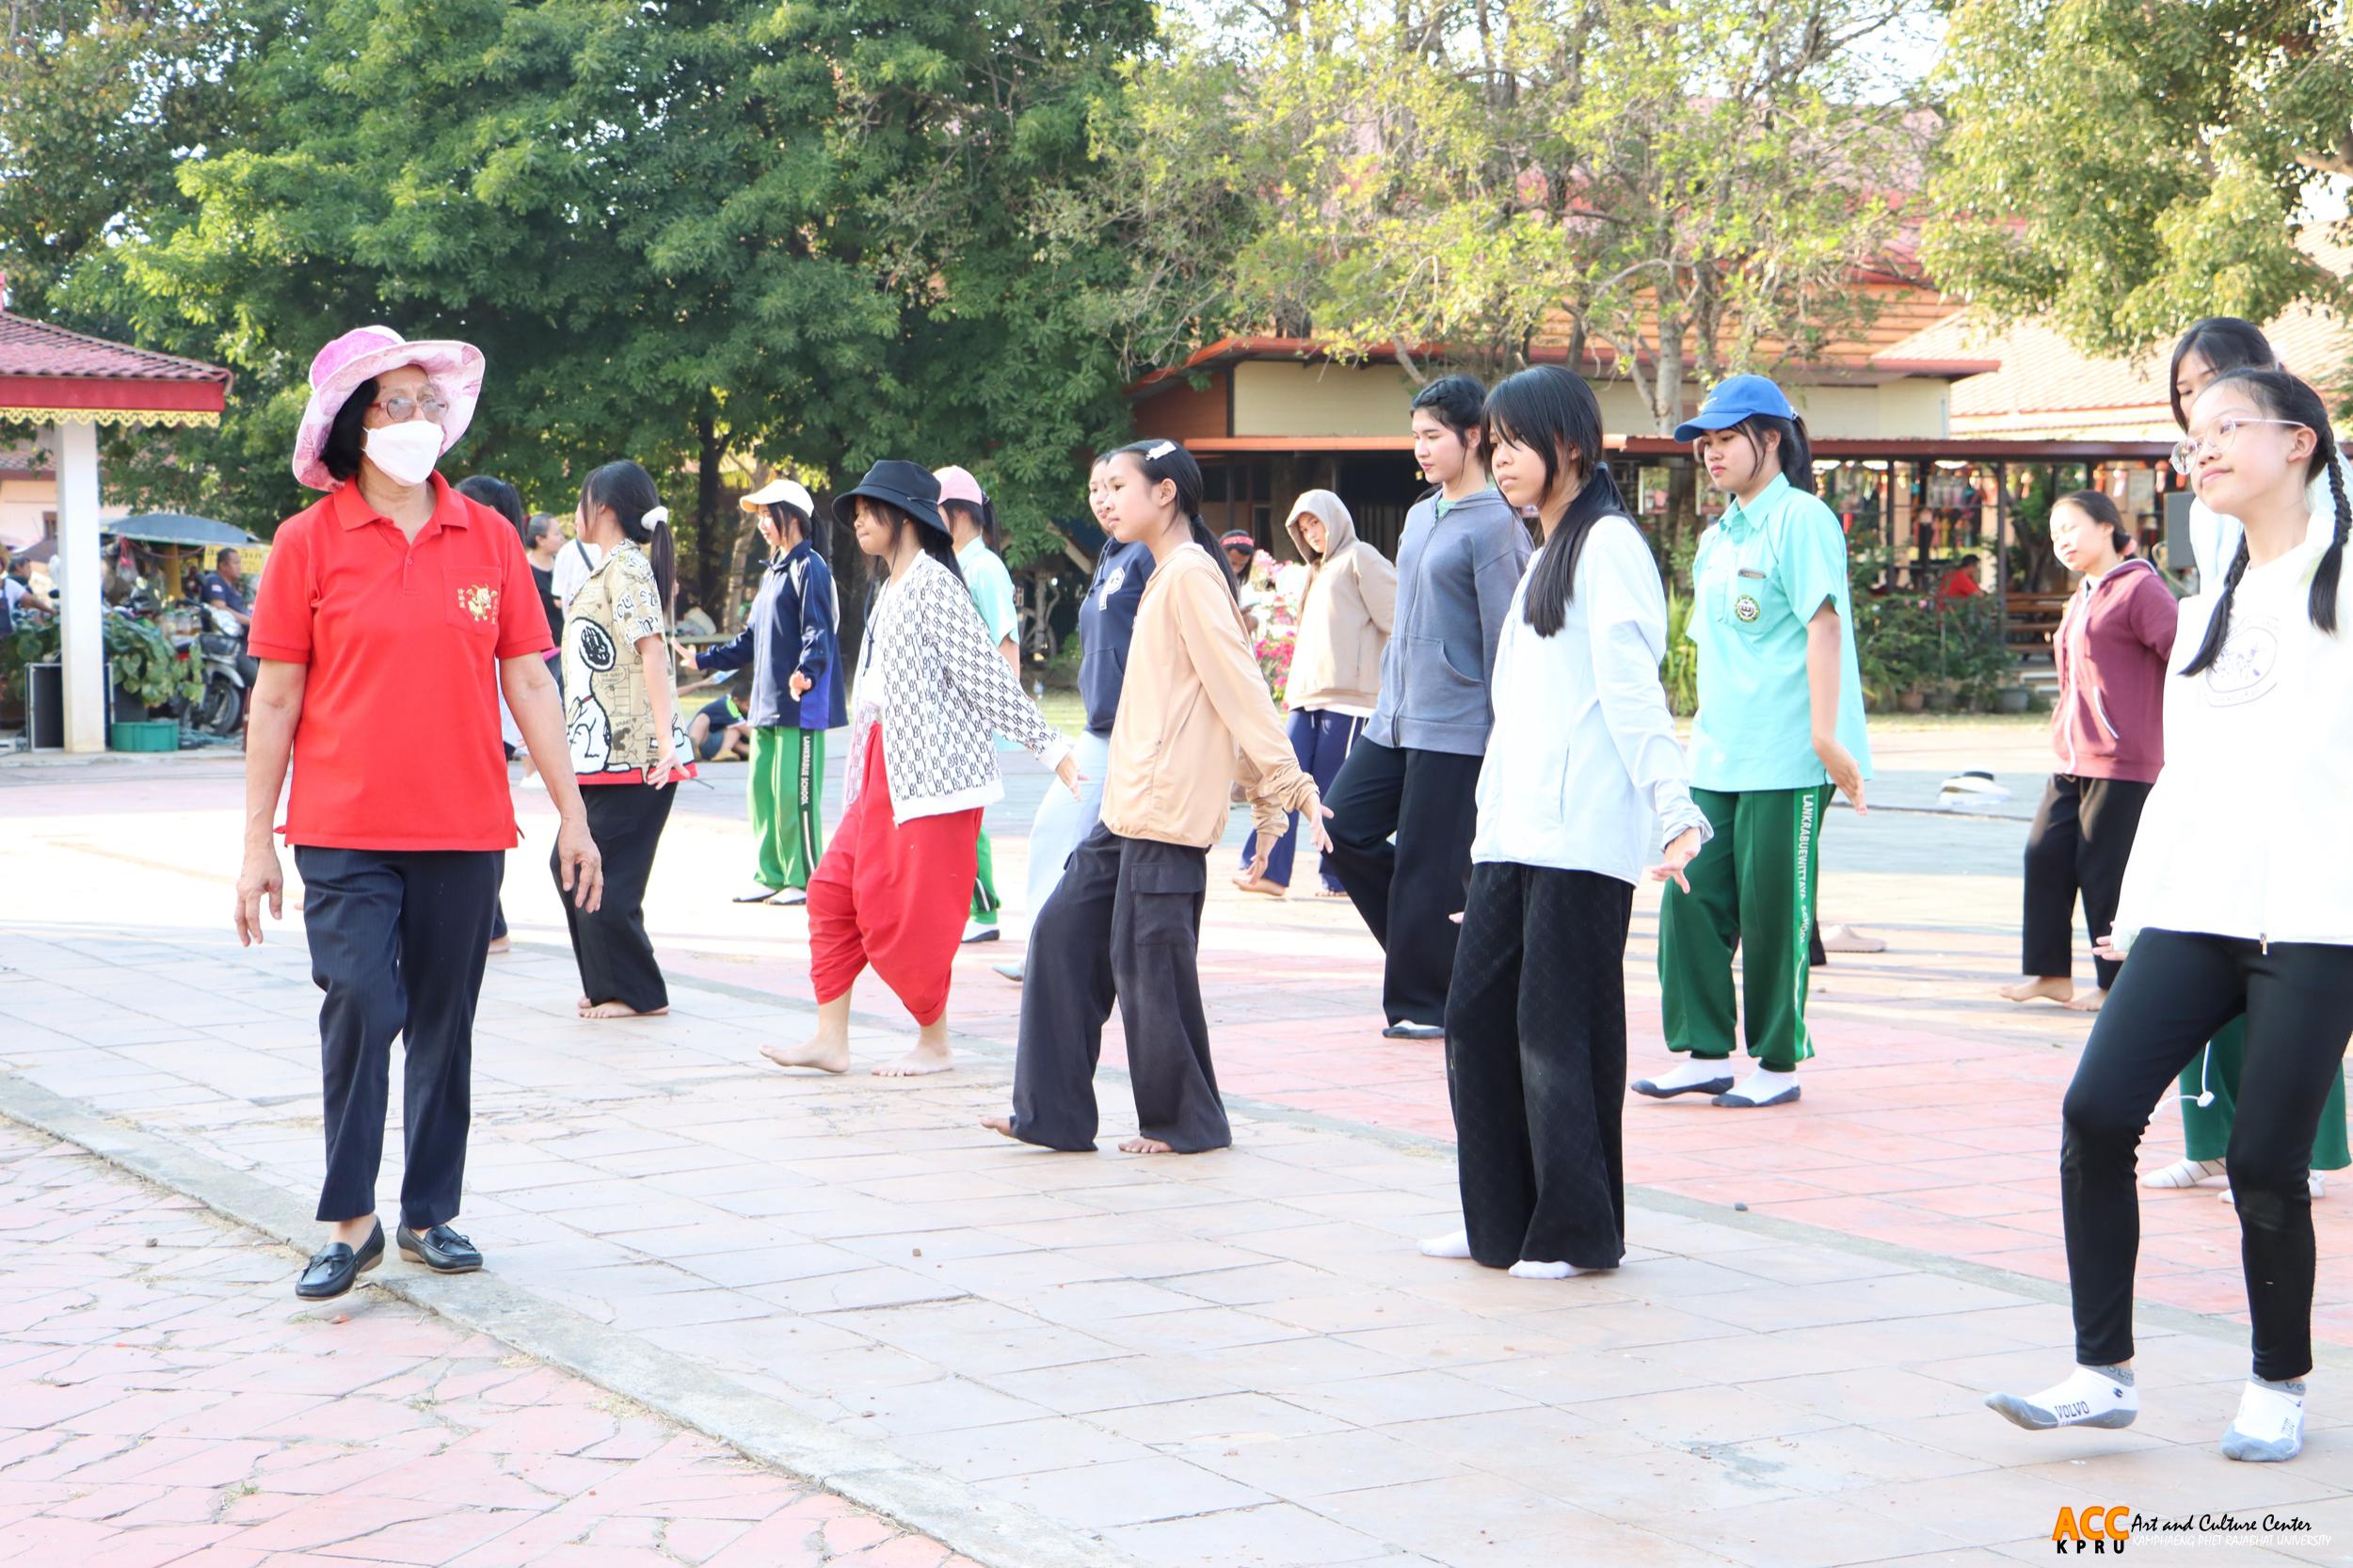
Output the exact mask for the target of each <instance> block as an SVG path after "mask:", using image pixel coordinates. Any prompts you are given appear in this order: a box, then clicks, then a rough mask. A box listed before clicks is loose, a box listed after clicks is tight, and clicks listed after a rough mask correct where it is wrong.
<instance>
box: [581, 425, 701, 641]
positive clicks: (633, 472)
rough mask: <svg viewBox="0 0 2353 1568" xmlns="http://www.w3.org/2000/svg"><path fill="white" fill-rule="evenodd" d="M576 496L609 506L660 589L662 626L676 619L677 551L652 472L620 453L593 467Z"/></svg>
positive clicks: (590, 502) (590, 503)
mask: <svg viewBox="0 0 2353 1568" xmlns="http://www.w3.org/2000/svg"><path fill="white" fill-rule="evenodd" d="M580 499H581V502H582V504H584V505H588V506H603V507H609V508H610V509H611V510H612V513H613V516H614V520H616V521H617V522H619V523H620V525H621V537H623V538H625V539H627V540H628V541H629V542H630V543H632V544H633V545H642V546H643V547H644V548H645V552H646V559H647V561H648V562H649V563H650V564H651V565H652V567H653V581H654V586H655V587H656V588H658V589H660V590H661V593H662V624H663V626H664V629H665V630H666V629H667V628H668V627H669V626H670V625H671V624H672V623H673V622H674V621H675V620H676V619H677V611H678V552H677V548H676V546H674V545H673V544H672V543H671V540H670V509H669V508H668V507H667V506H664V505H663V504H662V502H661V498H660V497H658V496H656V495H655V494H654V488H653V475H652V474H650V473H648V472H646V471H645V470H644V469H643V468H640V467H639V466H638V465H637V464H635V463H633V462H632V461H630V460H629V459H628V458H627V457H623V458H622V459H621V460H620V461H618V462H615V463H607V464H605V465H604V467H602V468H600V469H596V470H593V471H592V472H590V473H589V475H588V477H587V479H586V481H585V482H584V483H583V484H582V485H581V487H580Z"/></svg>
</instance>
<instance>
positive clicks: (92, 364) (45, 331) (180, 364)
mask: <svg viewBox="0 0 2353 1568" xmlns="http://www.w3.org/2000/svg"><path fill="white" fill-rule="evenodd" d="M0 376H85V377H94V378H97V379H101V380H108V381H226V380H228V379H229V372H227V371H225V370H223V369H221V368H220V367H219V366H217V365H208V364H205V363H203V362H201V361H200V360H183V359H181V358H179V357H178V356H176V355H171V354H157V353H154V352H152V350H149V349H145V348H134V347H132V346H131V345H130V344H120V343H109V342H108V341H107V340H106V339H104V338H93V337H91V336H89V335H88V333H85V332H69V331H67V330H66V329H65V328H62V327H52V326H50V325H49V324H48V323H47V322H45V321H27V320H26V319H25V318H24V317H23V316H18V315H10V314H8V312H5V311H0Z"/></svg>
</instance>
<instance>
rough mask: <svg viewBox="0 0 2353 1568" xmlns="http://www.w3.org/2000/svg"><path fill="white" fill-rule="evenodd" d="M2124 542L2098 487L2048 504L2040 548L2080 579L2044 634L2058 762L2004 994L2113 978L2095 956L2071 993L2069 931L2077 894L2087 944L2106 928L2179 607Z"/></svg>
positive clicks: (2079, 1007)
mask: <svg viewBox="0 0 2353 1568" xmlns="http://www.w3.org/2000/svg"><path fill="white" fill-rule="evenodd" d="M2131 543H2132V536H2131V535H2130V534H2128V533H2126V532H2125V531H2124V520H2123V518H2122V517H2121V515H2120V514H2119V513H2118V511H2117V509H2116V503H2115V502H2113V501H2110V500H2109V499H2108V498H2107V497H2106V496H2105V495H2103V494H2101V493H2100V492H2099V491H2098V490H2077V491H2076V492H2075V493H2074V494H2073V495H2063V496H2061V497H2059V498H2058V500H2057V501H2055V502H2053V503H2052V504H2051V550H2052V552H2053V553H2055V554H2056V555H2057V557H2058V562H2059V565H2060V566H2063V567H2065V568H2067V569H2068V570H2070V571H2073V572H2078V573H2080V574H2081V575H2082V579H2083V581H2082V584H2081V585H2080V586H2079V587H2078V588H2077V589H2076V590H2075V593H2074V596H2073V598H2072V599H2070V600H2068V602H2067V611H2066V613H2065V615H2063V616H2061V617H2060V618H2059V627H2058V632H2057V634H2056V635H2055V636H2053V637H2052V639H2051V656H2052V659H2053V662H2054V663H2055V664H2056V665H2057V672H2058V678H2059V696H2058V701H2057V704H2055V705H2054V706H2053V708H2052V710H2051V749H2052V750H2053V751H2054V752H2056V753H2057V756H2058V763H2059V766H2058V771H2057V772H2056V773H2054V774H2052V775H2051V781H2050V783H2049V784H2047V785H2046V786H2044V788H2043V792H2042V805H2041V808H2038V809H2037V810H2036V812H2035V814H2034V826H2033V827H2032V828H2030V829H2029V830H2028V831H2027V834H2026V881H2025V919H2024V920H2023V922H2022V924H2023V927H2024V946H2025V961H2024V965H2023V972H2024V978H2023V979H2021V980H2020V981H2019V982H2018V984H2015V985H2006V986H2004V987H2002V996H2003V997H2004V998H2005V999H2006V1000H2009V1001H2032V1000H2035V999H2036V998H2038V997H2048V998H2049V999H2050V1000H2053V1001H2056V1002H2058V1003H2060V1004H2061V1005H2063V1006H2066V1007H2070V1008H2073V1009H2074V1010H2075V1011H2076V1012H2079V1013H2091V1012H2097V1011H2098V1010H2099V1007H2100V1004H2101V1003H2102V1002H2103V1001H2105V1000H2106V999H2107V994H2108V987H2109V986H2110V985H2113V984H2115V983H2116V966H2115V965H2114V964H2113V963H2111V962H2109V961H2108V960H2106V959H2105V958H2103V959H2097V960H2095V961H2094V972H2095V973H2096V974H2097V975H2098V977H2099V989H2097V990H2095V991H2094V992H2092V993H2091V995H2090V996H2089V997H2079V996H2077V995H2076V994H2075V982H2074V978H2073V976H2074V969H2075V956H2074V945H2073V941H2072V940H2071V939H2070V937H2069V935H2068V931H2069V928H2070V927H2071V926H2072V925H2073V923H2074V917H2075V900H2076V895H2077V894H2078V893H2080V894H2081V895H2082V898H2083V906H2084V926H2085V928H2086V930H2087V931H2089V933H2090V936H2091V939H2092V941H2093V942H2095V943H2096V942H2098V941H2099V940H2100V938H2101V937H2103V936H2106V935H2107V934H2108V927H2109V925H2110V923H2111V922H2113V921H2114V920H2115V919H2116V898H2117V894H2118V892H2119V891H2120V890H2121V888H2122V887H2123V883H2124V863H2125V862H2126V861H2127V860H2128V859H2130V858H2131V857H2132V853H2133V832H2134V829H2135V827H2136V825H2137V824H2138V823H2139V821H2140V808H2141V806H2142V804H2143V803H2144V802H2146V801H2147V800H2148V798H2149V790H2150V787H2151V786H2152V785H2153V784H2154V783H2155V782H2156V778H2157V772H2158V770H2159V769H2161V768H2163V767H2164V766H2165V712H2164V696H2165V662H2166V660H2167V659H2168V658H2169V657H2170V656H2171V655H2172V652H2173V627H2174V621H2175V618H2176V616H2177V615H2178V611H2177V609H2176V606H2175V604H2174V601H2173V595H2172V592H2171V590H2169V589H2168V588H2167V587H2166V585H2165V580H2164V579H2163V578H2161V577H2159V576H2158V575H2157V569H2156V568H2154V567H2153V566H2151V565H2150V564H2149V563H2148V562H2147V561H2144V560H2140V559H2137V558H2136V559H2132V560H2127V559H2125V556H2124V551H2125V549H2126V548H2127V547H2128V546H2129V545H2130V544H2131Z"/></svg>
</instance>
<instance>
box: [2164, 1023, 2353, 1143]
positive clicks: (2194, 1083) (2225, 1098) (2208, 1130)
mask: <svg viewBox="0 0 2353 1568" xmlns="http://www.w3.org/2000/svg"><path fill="white" fill-rule="evenodd" d="M2246 1056H2247V1020H2246V1019H2245V1018H2243V1017H2240V1018H2233V1019H2232V1020H2231V1021H2230V1022H2229V1023H2227V1024H2225V1025H2223V1026H2222V1028H2221V1029H2220V1030H2218V1031H2217V1032H2216V1033H2215V1037H2214V1039H2213V1041H2212V1042H2211V1043H2210V1044H2209V1045H2208V1046H2207V1047H2206V1048H2205V1049H2204V1050H2202V1051H2201V1052H2199V1054H2198V1055H2197V1056H2196V1057H2195V1058H2193V1059H2192V1060H2191V1062H2190V1064H2189V1065H2188V1066H2186V1067H2185V1068H2183V1069H2182V1085H2181V1087H2182V1131H2183V1133H2184V1134H2185V1141H2186V1142H2187V1144H2188V1145H2189V1157H2190V1158H2191V1159H2192V1160H2219V1159H2221V1158H2222V1156H2223V1154H2224V1153H2225V1152H2226V1151H2227V1150H2228V1149H2229V1148H2230V1146H2231V1123H2232V1119H2233V1117H2234V1116H2235V1115H2236V1114H2237V1112H2238V1072H2239V1064H2240V1063H2241V1062H2243V1061H2244V1060H2246ZM2201 1090H2211V1091H2212V1092H2213V1094H2214V1103H2213V1104H2212V1105H2209V1106H2205V1107H2203V1108H2201V1107H2200V1105H2199V1104H2198V1096H2199V1093H2200V1091H2201ZM2347 1165H2353V1150H2348V1149H2347V1148H2346V1146H2345V1074H2344V1073H2343V1072H2342V1071H2340V1072H2339V1073H2337V1074H2336V1075H2335V1076H2334V1077H2333V1078H2331V1079H2329V1099H2328V1103H2327V1104H2325V1105H2323V1106H2322V1107H2321V1110H2320V1130H2319V1131H2317V1132H2315V1133H2314V1134H2313V1170H2315V1171H2342V1170H2344V1169H2345V1167H2346V1166H2347Z"/></svg>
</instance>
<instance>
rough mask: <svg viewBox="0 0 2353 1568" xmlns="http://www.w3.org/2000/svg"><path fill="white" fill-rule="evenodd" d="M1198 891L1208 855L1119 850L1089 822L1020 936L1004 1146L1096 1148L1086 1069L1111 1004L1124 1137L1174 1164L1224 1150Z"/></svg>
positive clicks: (1175, 848)
mask: <svg viewBox="0 0 2353 1568" xmlns="http://www.w3.org/2000/svg"><path fill="white" fill-rule="evenodd" d="M1208 883H1209V851H1207V850H1204V849H1195V848H1193V847H1192V846H1190V845H1187V844H1168V843H1160V842H1159V841H1157V840H1151V839H1123V838H1121V837H1120V836H1119V835H1118V834H1116V833H1113V832H1112V830H1111V829H1110V828H1108V827H1106V826H1104V825H1103V824H1101V823H1099V822H1098V823H1096V824H1095V827H1094V830H1093V831H1092V832H1090V833H1089V834H1088V835H1087V836H1086V838H1085V839H1084V840H1081V841H1080V845H1079V847H1078V848H1077V849H1076V850H1074V851H1072V852H1071V856H1070V862H1069V864H1068V865H1067V866H1065V867H1064V870H1063V873H1062V880H1061V881H1060V882H1058V883H1056V884H1055V885H1054V891H1053V893H1052V895H1051V896H1049V897H1048V899H1047V901H1046V907H1045V908H1043V909H1041V910H1039V911H1038V913H1037V920H1036V923H1035V924H1034V925H1032V928H1031V931H1030V946H1029V956H1028V958H1027V960H1026V961H1025V962H1026V964H1027V968H1026V971H1025V972H1024V974H1023V976H1022V981H1021V1042H1020V1047H1019V1049H1018V1050H1017V1052H1016V1055H1015V1058H1014V1068H1013V1130H1014V1136H1016V1137H1017V1138H1019V1139H1021V1140H1022V1141H1023V1142H1025V1143H1031V1144H1044V1145H1045V1146H1046V1147H1048V1148H1052V1149H1073V1150H1076V1149H1091V1148H1093V1147H1095V1133H1096V1125H1097V1116H1096V1104H1095V1067H1096V1062H1097V1061H1098V1060H1099V1059H1100V1058H1101V1056H1102V1054H1103V1025H1104V1023H1105V1022H1107V1021H1108V1020H1109V1019H1110V1017H1111V1015H1112V1003H1113V1002H1114V1001H1116V1002H1117V1003H1118V1006H1119V1021H1120V1027H1121V1028H1122V1029H1123V1030H1124V1031H1125V1032H1126V1033H1127V1036H1128V1082H1129V1084H1130V1085H1131V1086H1132V1087H1133V1089H1134V1092H1135V1098H1136V1130H1137V1131H1138V1132H1140V1133H1142V1134H1143V1135H1144V1137H1146V1138H1157V1139H1159V1140H1160V1142H1162V1143H1164V1144H1167V1145H1168V1146H1169V1147H1171V1148H1173V1149H1175V1150H1177V1152H1178V1153H1180V1154H1197V1153H1199V1152H1201V1151H1202V1150H1204V1149H1222V1148H1225V1146H1226V1145H1228V1144H1231V1143H1233V1141H1234V1134H1233V1129H1232V1128H1230V1127H1229V1126H1228V1125H1227V1124H1226V1120H1225V1102H1224V1101H1223V1100H1221V1099H1220V1098H1219V1097H1218V1093H1217V1070H1216V1068H1214V1067H1213V1066H1212V1065H1211V1064H1210V1063H1209V1016H1208V1015H1207V1014H1206V1013H1205V1012H1204V1011H1203V1009H1202V1006H1201V973H1200V969H1199V968H1198V967H1197V963H1198V959H1199V956H1200V941H1201V901H1202V895H1203V893H1204V892H1205V891H1206V890H1207V888H1208Z"/></svg>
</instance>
